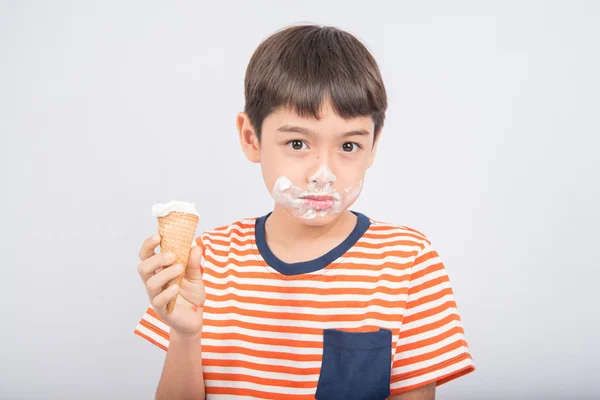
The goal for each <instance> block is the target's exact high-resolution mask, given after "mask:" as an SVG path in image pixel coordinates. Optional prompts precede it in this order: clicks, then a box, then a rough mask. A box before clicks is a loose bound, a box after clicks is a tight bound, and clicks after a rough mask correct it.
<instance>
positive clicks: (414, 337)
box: [397, 321, 464, 357]
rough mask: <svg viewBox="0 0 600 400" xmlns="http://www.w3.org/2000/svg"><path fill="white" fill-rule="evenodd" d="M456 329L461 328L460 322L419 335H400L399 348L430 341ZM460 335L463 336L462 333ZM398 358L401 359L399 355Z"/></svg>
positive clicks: (451, 322)
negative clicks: (426, 340)
mask: <svg viewBox="0 0 600 400" xmlns="http://www.w3.org/2000/svg"><path fill="white" fill-rule="evenodd" d="M454 328H461V324H460V323H459V322H458V321H450V322H448V323H447V324H444V325H443V326H440V327H439V328H436V329H432V330H430V331H427V332H423V333H419V334H418V335H412V336H408V337H403V336H402V334H400V339H399V340H398V346H405V345H407V344H411V343H415V342H420V341H421V340H425V339H430V338H433V337H435V336H438V335H441V334H443V333H446V332H448V331H449V330H451V329H454ZM460 335H461V336H462V333H461V334H460ZM463 339H464V337H463ZM397 356H398V357H400V356H399V355H397Z"/></svg>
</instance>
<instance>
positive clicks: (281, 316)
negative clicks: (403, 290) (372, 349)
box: [204, 305, 398, 322]
mask: <svg viewBox="0 0 600 400" xmlns="http://www.w3.org/2000/svg"><path fill="white" fill-rule="evenodd" d="M204 311H205V312H209V313H212V314H216V315H224V314H230V313H231V314H238V315H240V316H242V315H243V316H246V317H253V318H268V319H272V320H288V321H310V322H358V321H363V320H365V319H368V318H373V319H378V320H381V321H386V322H396V321H398V315H397V314H394V313H391V314H383V313H379V312H374V311H371V312H366V313H359V314H350V315H315V314H302V313H291V312H273V311H257V310H245V309H243V308H240V307H235V306H230V307H218V308H216V307H210V306H207V305H204ZM390 311H391V310H390Z"/></svg>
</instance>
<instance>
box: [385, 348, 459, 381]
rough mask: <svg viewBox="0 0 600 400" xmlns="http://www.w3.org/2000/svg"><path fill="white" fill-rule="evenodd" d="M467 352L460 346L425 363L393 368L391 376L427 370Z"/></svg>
mask: <svg viewBox="0 0 600 400" xmlns="http://www.w3.org/2000/svg"><path fill="white" fill-rule="evenodd" d="M467 352H468V349H467V348H466V347H464V346H460V347H458V348H457V349H454V350H452V351H449V352H447V353H444V354H441V355H439V356H437V357H435V358H432V359H431V360H425V361H421V362H416V363H413V364H409V365H404V366H401V367H398V368H394V369H393V370H392V375H396V374H406V373H408V372H412V371H417V370H419V369H423V368H429V367H431V366H433V365H436V364H439V363H441V362H444V361H448V360H451V359H453V358H454V357H458V356H459V355H461V354H464V353H467Z"/></svg>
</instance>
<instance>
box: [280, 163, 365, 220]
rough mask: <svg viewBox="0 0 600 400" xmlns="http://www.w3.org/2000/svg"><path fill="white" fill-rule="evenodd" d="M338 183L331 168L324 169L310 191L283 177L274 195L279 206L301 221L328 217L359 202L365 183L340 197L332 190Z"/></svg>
mask: <svg viewBox="0 0 600 400" xmlns="http://www.w3.org/2000/svg"><path fill="white" fill-rule="evenodd" d="M318 178H321V179H318ZM335 179H336V178H335V175H333V173H332V172H331V171H330V170H329V168H327V167H326V166H325V168H323V166H321V168H319V170H318V171H317V172H316V173H315V175H313V176H312V177H311V178H310V180H311V182H310V183H309V184H308V187H307V189H302V188H300V187H298V186H295V185H294V184H293V183H292V181H290V180H289V179H288V178H286V177H285V176H281V177H279V178H278V179H277V181H276V182H275V185H274V186H273V190H272V192H271V195H272V196H273V199H275V202H276V203H277V204H279V205H281V206H282V207H284V208H286V209H288V210H291V211H292V212H293V214H294V215H295V216H296V217H299V218H303V219H314V218H316V217H317V216H319V217H324V216H326V215H327V214H328V213H329V214H339V213H340V212H342V211H343V210H344V209H346V208H347V207H348V206H349V205H350V204H351V203H352V202H353V201H354V200H356V198H357V197H358V195H359V193H360V190H361V188H362V180H361V181H360V182H358V184H356V185H354V186H350V187H348V188H346V189H344V191H343V193H342V194H340V193H339V192H338V191H336V190H335V189H333V188H332V187H331V183H332V182H335ZM320 182H324V183H320Z"/></svg>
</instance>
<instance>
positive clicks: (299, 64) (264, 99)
mask: <svg viewBox="0 0 600 400" xmlns="http://www.w3.org/2000/svg"><path fill="white" fill-rule="evenodd" d="M244 94H245V98H246V104H245V108H244V111H245V112H246V113H247V114H248V116H249V118H250V122H251V123H252V126H253V127H254V128H255V129H256V134H257V136H258V139H259V140H260V136H261V131H262V124H263V121H264V120H265V118H266V117H267V116H268V115H269V114H270V113H272V112H274V111H275V110H277V109H278V108H279V107H281V106H284V107H289V108H290V109H293V110H295V111H296V113H297V114H298V115H300V116H302V117H310V116H313V117H314V118H316V119H319V111H320V110H321V107H322V105H323V103H324V101H325V100H329V101H330V102H331V106H332V108H333V110H334V111H335V112H336V114H338V115H339V116H340V117H342V118H352V117H358V116H366V115H370V116H371V117H372V118H373V123H374V126H375V138H376V137H377V135H379V133H380V132H381V128H382V127H383V121H384V119H385V110H386V109H387V95H386V91H385V87H384V85H383V80H382V78H381V73H380V72H379V67H378V66H377V63H376V61H375V59H374V58H373V56H372V55H371V53H369V51H368V50H367V48H366V47H365V46H364V45H363V44H362V43H361V42H360V41H359V40H358V39H357V38H356V37H354V36H353V35H351V34H350V33H348V32H345V31H343V30H341V29H339V28H335V27H330V26H318V25H294V26H289V27H286V28H284V29H282V30H279V31H277V32H275V33H274V34H272V35H271V36H269V37H268V38H266V39H265V40H264V41H263V42H261V43H260V45H259V46H258V48H257V49H256V50H255V51H254V54H253V55H252V57H251V58H250V62H249V64H248V67H247V69H246V77H245V80H244Z"/></svg>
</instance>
